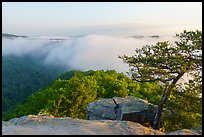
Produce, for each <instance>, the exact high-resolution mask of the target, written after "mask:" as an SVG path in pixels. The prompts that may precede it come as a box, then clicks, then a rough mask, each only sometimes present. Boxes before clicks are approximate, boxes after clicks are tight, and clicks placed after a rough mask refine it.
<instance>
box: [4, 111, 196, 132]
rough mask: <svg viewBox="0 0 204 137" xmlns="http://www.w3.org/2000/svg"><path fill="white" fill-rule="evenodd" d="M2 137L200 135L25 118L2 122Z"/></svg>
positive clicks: (122, 123) (73, 120)
mask: <svg viewBox="0 0 204 137" xmlns="http://www.w3.org/2000/svg"><path fill="white" fill-rule="evenodd" d="M2 135H199V133H197V132H195V131H194V130H187V129H183V130H179V131H174V132H169V133H164V132H161V131H158V130H154V129H152V128H147V127H144V126H142V125H141V124H139V123H136V122H130V121H120V120H83V119H76V118H69V117H65V118H54V117H53V116H49V115H28V116H22V117H20V118H14V119H11V120H9V121H2Z"/></svg>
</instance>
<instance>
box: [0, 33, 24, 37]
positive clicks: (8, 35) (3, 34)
mask: <svg viewBox="0 0 204 137" xmlns="http://www.w3.org/2000/svg"><path fill="white" fill-rule="evenodd" d="M2 37H4V38H19V37H21V38H26V37H27V36H24V35H14V34H9V33H2Z"/></svg>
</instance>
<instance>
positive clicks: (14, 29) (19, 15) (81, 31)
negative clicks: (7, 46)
mask: <svg viewBox="0 0 204 137" xmlns="http://www.w3.org/2000/svg"><path fill="white" fill-rule="evenodd" d="M184 29H187V30H196V29H199V30H201V29H202V2H3V3H2V32H4V33H13V34H20V35H28V36H69V35H90V34H103V35H175V33H180V32H181V31H183V30H184Z"/></svg>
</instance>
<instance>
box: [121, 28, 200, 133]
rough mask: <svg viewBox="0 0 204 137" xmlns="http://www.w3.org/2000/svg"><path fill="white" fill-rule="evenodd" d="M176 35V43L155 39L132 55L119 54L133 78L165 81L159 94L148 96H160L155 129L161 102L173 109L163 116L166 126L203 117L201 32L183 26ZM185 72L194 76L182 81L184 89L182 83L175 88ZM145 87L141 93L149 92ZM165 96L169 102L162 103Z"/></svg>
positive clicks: (178, 125) (188, 124)
mask: <svg viewBox="0 0 204 137" xmlns="http://www.w3.org/2000/svg"><path fill="white" fill-rule="evenodd" d="M177 36H178V37H179V38H180V40H179V41H176V42H175V44H171V43H169V42H168V41H165V42H157V43H156V44H155V45H152V46H149V45H145V46H143V47H142V48H141V49H136V50H135V54H134V55H133V56H130V57H129V56H126V55H124V56H119V58H121V59H122V60H123V61H124V62H125V63H127V64H128V65H129V66H130V71H129V73H128V74H129V75H130V76H131V78H132V79H133V80H135V81H138V82H148V84H149V82H155V81H158V82H161V83H164V84H165V88H164V90H160V93H161V95H162V96H158V95H153V96H152V98H149V99H148V100H151V99H153V100H155V99H157V98H159V97H160V98H161V99H160V100H161V101H160V102H158V111H157V115H155V120H154V125H153V128H155V129H158V127H159V123H160V116H161V115H160V113H161V112H162V109H163V106H165V107H167V108H169V109H171V110H172V111H175V112H176V113H174V115H173V114H170V115H168V116H167V115H166V116H164V119H163V127H164V128H166V129H167V130H172V129H181V128H186V127H188V128H191V127H192V126H193V125H201V122H198V121H199V120H201V119H202V113H201V108H202V102H201V100H202V97H201V96H200V95H202V90H201V87H202V77H201V76H202V74H200V73H201V70H202V32H201V31H199V30H196V31H186V30H184V31H183V32H182V33H180V34H177ZM187 73H188V74H189V75H191V76H193V79H192V80H190V81H189V83H188V84H185V85H186V87H185V88H184V89H182V88H181V87H180V90H179V89H175V88H178V87H179V85H178V81H179V79H180V78H181V77H182V76H183V75H184V74H187ZM150 89H151V88H148V90H147V91H151V90H150ZM147 91H146V90H145V89H143V90H141V92H144V93H142V97H148V96H149V94H148V93H147ZM161 91H163V92H161ZM168 99H169V100H168ZM167 100H168V105H167V104H165V103H166V101H167ZM175 107H176V108H175ZM178 108H179V109H178ZM173 124H174V125H173ZM172 127H173V128H172Z"/></svg>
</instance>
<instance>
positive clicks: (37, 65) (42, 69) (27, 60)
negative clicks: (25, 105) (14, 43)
mask: <svg viewBox="0 0 204 137" xmlns="http://www.w3.org/2000/svg"><path fill="white" fill-rule="evenodd" d="M62 72H63V68H60V67H57V66H52V65H50V66H49V65H43V63H42V62H41V61H40V60H39V59H38V58H33V57H31V56H23V57H17V56H3V57H2V91H3V94H2V113H3V116H5V115H6V112H7V111H8V110H9V109H10V108H11V109H12V108H14V107H15V105H16V104H17V103H20V102H22V101H25V99H26V98H27V97H28V96H30V95H31V94H32V93H34V92H35V91H36V90H38V89H39V88H42V87H44V86H46V85H47V84H49V83H50V82H51V81H52V80H54V79H55V78H56V76H58V75H59V74H60V73H62Z"/></svg>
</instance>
